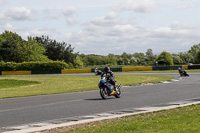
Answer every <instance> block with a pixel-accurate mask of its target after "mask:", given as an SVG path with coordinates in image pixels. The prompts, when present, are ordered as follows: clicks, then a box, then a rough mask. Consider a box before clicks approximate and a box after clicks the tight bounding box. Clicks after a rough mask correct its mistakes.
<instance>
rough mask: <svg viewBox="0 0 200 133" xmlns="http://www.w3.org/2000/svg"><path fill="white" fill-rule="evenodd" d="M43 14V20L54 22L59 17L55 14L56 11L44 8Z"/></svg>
mask: <svg viewBox="0 0 200 133" xmlns="http://www.w3.org/2000/svg"><path fill="white" fill-rule="evenodd" d="M43 12H44V14H45V20H51V19H53V20H56V19H59V17H60V15H59V14H58V13H57V12H56V9H49V8H45V9H43Z"/></svg>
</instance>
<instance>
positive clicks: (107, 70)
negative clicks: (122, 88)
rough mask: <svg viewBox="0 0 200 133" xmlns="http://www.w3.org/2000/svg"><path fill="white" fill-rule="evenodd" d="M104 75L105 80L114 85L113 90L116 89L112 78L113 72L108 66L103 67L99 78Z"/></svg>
mask: <svg viewBox="0 0 200 133" xmlns="http://www.w3.org/2000/svg"><path fill="white" fill-rule="evenodd" d="M104 76H105V77H106V80H107V81H108V82H109V83H110V84H112V85H113V86H114V90H116V86H115V82H116V81H115V80H114V75H113V72H112V71H111V70H110V68H109V67H107V66H106V67H105V68H104V72H103V73H102V74H101V78H102V77H104Z"/></svg>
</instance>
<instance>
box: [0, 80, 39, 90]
mask: <svg viewBox="0 0 200 133" xmlns="http://www.w3.org/2000/svg"><path fill="white" fill-rule="evenodd" d="M33 84H39V82H37V81H27V80H16V79H0V89H2V88H4V89H5V88H12V87H20V86H27V85H33Z"/></svg>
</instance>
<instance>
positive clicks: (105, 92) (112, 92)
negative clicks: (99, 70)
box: [98, 77, 122, 99]
mask: <svg viewBox="0 0 200 133" xmlns="http://www.w3.org/2000/svg"><path fill="white" fill-rule="evenodd" d="M98 86H99V89H100V95H101V97H102V98H103V99H107V98H108V97H109V96H115V97H116V98H120V97H121V86H122V85H121V83H119V84H118V85H117V86H116V88H114V86H113V85H112V84H110V83H109V82H107V81H106V77H103V78H101V79H100V80H99V83H98Z"/></svg>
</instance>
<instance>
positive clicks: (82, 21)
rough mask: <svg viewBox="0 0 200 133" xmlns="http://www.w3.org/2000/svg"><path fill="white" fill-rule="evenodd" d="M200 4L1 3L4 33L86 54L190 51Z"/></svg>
mask: <svg viewBox="0 0 200 133" xmlns="http://www.w3.org/2000/svg"><path fill="white" fill-rule="evenodd" d="M199 13H200V0H0V33H3V32H4V31H5V30H8V31H12V32H16V33H17V34H19V35H20V36H22V37H23V38H24V39H27V36H42V35H48V36H49V37H50V38H51V39H55V40H57V41H59V42H61V41H64V42H66V43H69V44H71V45H72V46H73V47H75V52H80V53H84V54H99V55H108V54H109V53H112V54H117V55H121V54H122V53H123V52H126V53H129V54H133V53H135V52H142V53H145V52H146V51H147V49H149V48H151V49H152V50H153V53H154V54H158V53H161V52H162V51H167V52H169V53H179V52H186V51H187V50H189V49H190V47H191V46H193V45H196V44H199V43H200V16H199Z"/></svg>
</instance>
